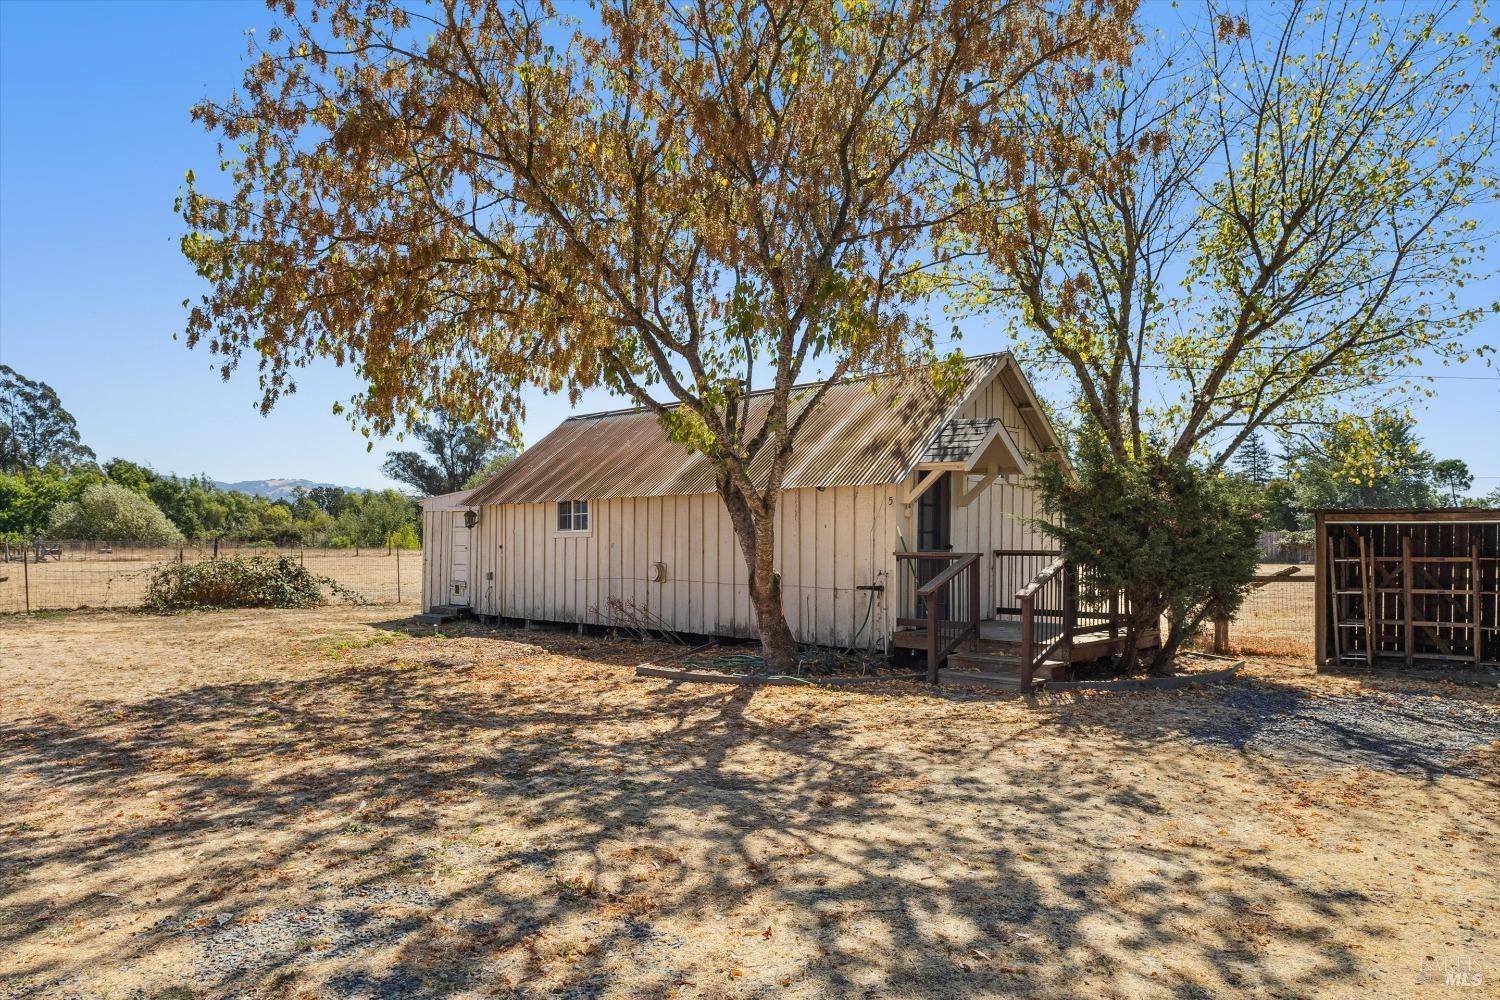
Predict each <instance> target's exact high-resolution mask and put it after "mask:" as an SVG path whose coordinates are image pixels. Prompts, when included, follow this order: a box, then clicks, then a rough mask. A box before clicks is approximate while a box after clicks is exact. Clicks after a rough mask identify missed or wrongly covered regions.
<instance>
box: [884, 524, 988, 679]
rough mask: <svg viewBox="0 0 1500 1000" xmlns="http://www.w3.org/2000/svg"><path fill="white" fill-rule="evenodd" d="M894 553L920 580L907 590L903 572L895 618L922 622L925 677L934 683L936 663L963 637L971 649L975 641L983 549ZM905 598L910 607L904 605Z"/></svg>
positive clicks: (914, 578) (913, 622)
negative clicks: (925, 636) (924, 630)
mask: <svg viewBox="0 0 1500 1000" xmlns="http://www.w3.org/2000/svg"><path fill="white" fill-rule="evenodd" d="M895 555H896V558H897V559H898V560H905V561H906V562H908V563H910V564H913V565H912V577H913V580H912V582H914V583H918V582H920V583H919V586H917V588H916V589H915V590H907V589H906V583H905V581H906V576H905V574H902V581H903V589H902V594H903V596H902V597H901V598H900V601H901V604H900V606H899V607H898V611H897V618H896V621H897V623H898V624H901V625H918V624H920V625H922V626H925V628H926V632H927V641H926V647H927V677H928V680H929V681H930V682H932V683H934V684H935V683H937V675H938V667H939V665H940V664H941V663H942V661H943V658H944V657H946V656H947V655H948V654H949V653H950V652H952V651H953V650H954V649H955V648H957V647H958V645H959V644H960V643H962V642H963V641H964V640H965V639H967V640H968V642H969V647H970V648H971V649H973V648H974V647H975V646H976V645H977V644H978V641H979V621H980V617H981V613H980V607H979V598H980V586H979V566H980V562H981V560H982V559H983V553H980V552H950V551H946V550H945V551H940V552H897V553H896V554H895ZM924 564H925V567H924ZM938 566H942V569H941V571H939V572H937V573H936V574H935V575H934V576H933V577H932V579H930V580H926V581H921V578H922V576H923V575H925V573H926V572H928V571H931V570H933V569H937V567H938ZM965 573H967V574H968V578H967V580H964V579H962V578H963V575H964V574H965ZM964 584H967V586H964ZM958 588H962V589H958ZM908 598H910V600H911V603H912V604H913V605H914V606H913V607H910V608H908V607H907V599H908ZM965 605H967V608H966V609H964V606H965ZM918 611H920V617H915V616H913V617H907V614H913V615H915V613H916V612H918Z"/></svg>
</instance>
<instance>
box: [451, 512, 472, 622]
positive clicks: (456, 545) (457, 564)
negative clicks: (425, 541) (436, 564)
mask: <svg viewBox="0 0 1500 1000" xmlns="http://www.w3.org/2000/svg"><path fill="white" fill-rule="evenodd" d="M448 516H449V517H451V518H452V519H453V531H452V533H451V534H452V536H453V550H452V551H451V552H450V553H449V556H448V603H449V604H454V605H458V606H460V607H467V606H468V604H469V529H468V528H467V527H466V526H465V525H464V515H463V513H462V512H454V513H452V514H450V515H448Z"/></svg>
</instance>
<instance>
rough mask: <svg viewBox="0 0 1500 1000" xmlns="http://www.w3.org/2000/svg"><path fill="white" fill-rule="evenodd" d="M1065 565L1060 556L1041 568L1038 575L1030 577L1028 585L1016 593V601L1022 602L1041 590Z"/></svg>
mask: <svg viewBox="0 0 1500 1000" xmlns="http://www.w3.org/2000/svg"><path fill="white" fill-rule="evenodd" d="M1066 565H1067V562H1066V561H1065V560H1064V559H1063V558H1062V557H1061V556H1059V557H1058V558H1056V559H1054V560H1052V561H1051V562H1050V563H1048V564H1047V565H1046V567H1045V568H1043V570H1042V571H1041V572H1040V573H1038V574H1037V575H1036V576H1034V577H1032V580H1031V582H1030V583H1028V584H1027V585H1026V586H1024V587H1022V588H1021V589H1020V590H1018V591H1016V600H1018V601H1022V600H1025V599H1027V598H1029V597H1031V595H1033V594H1035V593H1036V592H1037V591H1038V590H1041V589H1042V587H1044V586H1046V584H1047V581H1049V580H1051V579H1052V578H1053V577H1054V576H1056V575H1057V574H1058V573H1059V572H1061V571H1062V568H1063V567H1064V566H1066Z"/></svg>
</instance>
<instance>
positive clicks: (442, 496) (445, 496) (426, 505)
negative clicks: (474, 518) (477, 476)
mask: <svg viewBox="0 0 1500 1000" xmlns="http://www.w3.org/2000/svg"><path fill="white" fill-rule="evenodd" d="M417 503H419V504H421V505H422V509H423V510H468V509H469V507H470V506H471V504H470V503H469V491H468V490H456V491H454V492H452V493H439V494H438V495H437V496H432V497H423V498H422V499H420V500H418V501H417Z"/></svg>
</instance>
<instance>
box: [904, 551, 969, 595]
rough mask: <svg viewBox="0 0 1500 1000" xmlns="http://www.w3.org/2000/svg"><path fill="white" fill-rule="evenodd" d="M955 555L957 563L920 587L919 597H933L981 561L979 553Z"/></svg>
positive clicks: (918, 589) (918, 590)
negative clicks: (956, 577) (940, 589)
mask: <svg viewBox="0 0 1500 1000" xmlns="http://www.w3.org/2000/svg"><path fill="white" fill-rule="evenodd" d="M953 555H954V558H955V559H956V560H957V561H956V562H954V564H953V565H952V566H949V567H948V568H947V569H945V570H943V571H942V572H941V573H939V574H938V575H937V576H935V577H933V578H932V579H931V580H928V581H927V582H926V583H924V584H923V585H922V586H920V587H918V588H917V596H918V597H931V596H932V595H933V594H935V593H937V590H938V588H939V587H942V586H944V585H945V584H946V583H947V582H948V581H949V580H951V579H953V578H954V577H955V576H957V575H958V574H960V573H962V572H963V571H964V570H965V569H966V568H967V567H969V566H972V565H974V564H975V563H977V562H978V561H979V553H978V552H958V553H954V554H953Z"/></svg>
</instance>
